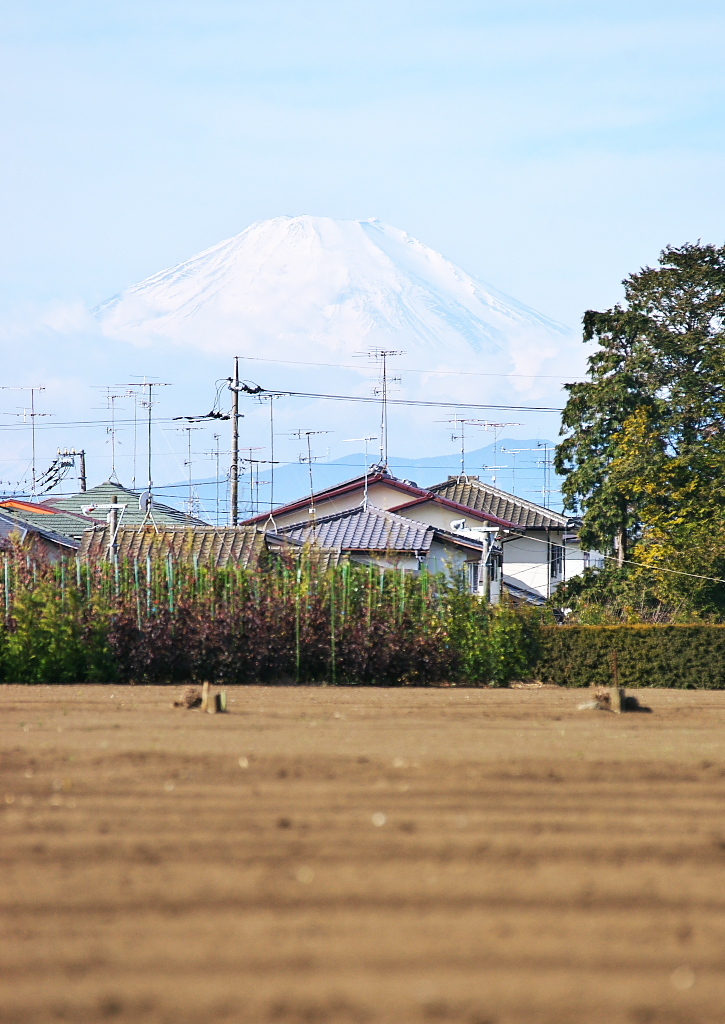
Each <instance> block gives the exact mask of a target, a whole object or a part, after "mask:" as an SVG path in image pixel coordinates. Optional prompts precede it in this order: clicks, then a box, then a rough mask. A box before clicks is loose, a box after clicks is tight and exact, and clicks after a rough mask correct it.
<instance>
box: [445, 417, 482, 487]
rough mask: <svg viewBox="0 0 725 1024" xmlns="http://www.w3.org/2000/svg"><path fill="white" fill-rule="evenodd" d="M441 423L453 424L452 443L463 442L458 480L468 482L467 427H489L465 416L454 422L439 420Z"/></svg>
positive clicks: (454, 418)
mask: <svg viewBox="0 0 725 1024" xmlns="http://www.w3.org/2000/svg"><path fill="white" fill-rule="evenodd" d="M438 422H439V423H452V424H453V433H452V434H451V441H460V442H461V471H460V473H459V476H458V479H459V481H460V480H463V481H465V482H466V483H467V482H468V477H467V476H466V425H468V426H469V427H483V428H484V429H485V427H486V426H487V424H486V421H485V420H475V419H468V418H467V417H464V416H458V415H456V416H454V417H453V419H452V420H438Z"/></svg>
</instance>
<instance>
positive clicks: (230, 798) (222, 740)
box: [0, 686, 725, 1024]
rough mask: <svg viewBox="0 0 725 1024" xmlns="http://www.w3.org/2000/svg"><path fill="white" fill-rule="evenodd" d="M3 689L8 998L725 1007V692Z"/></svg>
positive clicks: (720, 1010) (721, 1021) (73, 1011)
mask: <svg viewBox="0 0 725 1024" xmlns="http://www.w3.org/2000/svg"><path fill="white" fill-rule="evenodd" d="M177 695H178V691H176V690H174V689H172V688H161V687H115V688H114V687H112V686H79V687H77V686H58V687H53V686H36V687H21V686H3V687H0V750H1V752H2V754H1V760H0V1022H2V1024H7V1022H14V1024H36V1022H56V1021H68V1022H71V1024H84V1022H96V1021H114V1022H124V1024H125V1022H129V1024H130V1022H133V1024H162V1022H163V1024H167V1022H168V1024H197V1022H199V1024H201V1022H204V1024H219V1022H230V1024H231V1022H234V1024H247V1022H249V1024H266V1022H272V1024H317V1022H320V1024H338V1022H340V1024H366V1022H370V1024H375V1022H386V1024H409V1022H410V1024H417V1022H426V1024H430V1022H444V1024H446V1022H456V1024H522V1022H535V1024H620V1022H627V1024H659V1022H666V1024H700V1022H702V1024H725V971H724V969H723V968H724V967H725V749H724V747H723V730H724V727H725V693H711V692H699V691H698V692H682V691H670V690H653V691H647V692H645V691H640V692H639V693H638V696H639V699H640V701H641V702H642V703H644V704H646V705H649V706H650V707H651V708H652V714H635V713H629V714H624V715H615V714H612V713H609V712H601V711H599V712H598V711H580V710H578V705H579V704H581V703H582V702H583V701H585V700H586V699H587V693H586V691H581V690H580V691H576V690H558V689H553V688H552V689H548V688H543V689H538V690H537V689H511V690H503V691H496V690H469V689H455V688H448V689H429V690H413V689H399V690H395V689H391V690H387V689H367V688H365V689H363V688H350V689H345V688H340V689H332V688H294V687H269V688H262V687H248V688H247V687H241V688H236V689H234V690H232V691H230V693H229V699H230V702H229V708H230V712H229V713H228V714H226V715H215V716H212V715H207V714H203V713H202V712H201V711H199V710H197V709H194V710H186V709H180V708H176V709H174V708H172V707H171V703H172V701H173V699H174V698H175V697H176V696H177Z"/></svg>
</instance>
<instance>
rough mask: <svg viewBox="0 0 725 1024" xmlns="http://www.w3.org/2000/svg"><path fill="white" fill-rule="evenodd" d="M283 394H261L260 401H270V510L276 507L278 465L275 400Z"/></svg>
mask: <svg viewBox="0 0 725 1024" xmlns="http://www.w3.org/2000/svg"><path fill="white" fill-rule="evenodd" d="M281 397H282V396H281V395H273V394H268V395H260V396H259V401H260V402H269V460H270V467H271V468H270V492H269V509H270V512H271V511H272V509H273V508H274V467H275V466H276V465H277V463H276V462H275V459H274V400H275V398H281Z"/></svg>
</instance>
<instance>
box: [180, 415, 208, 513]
mask: <svg viewBox="0 0 725 1024" xmlns="http://www.w3.org/2000/svg"><path fill="white" fill-rule="evenodd" d="M176 429H177V430H178V431H179V432H180V433H186V458H185V459H184V465H185V466H186V468H187V471H188V484H189V493H188V497H187V499H186V514H187V516H194V515H196V514H197V513H198V511H199V498H198V496H197V495H195V494H194V480H193V474H192V465H193V460H192V457H191V432H192V430H201V429H202V428H201V427H194V426H192V425H191V424H190V423H189V424H187V426H185V427H177V428H176Z"/></svg>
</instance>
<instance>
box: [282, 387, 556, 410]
mask: <svg viewBox="0 0 725 1024" xmlns="http://www.w3.org/2000/svg"><path fill="white" fill-rule="evenodd" d="M265 390H266V389H265ZM268 394H273V395H284V396H285V397H287V398H321V399H323V400H327V401H331V402H367V403H369V402H374V403H375V404H379V399H378V398H368V397H366V396H365V395H327V394H321V393H318V392H313V391H282V390H278V389H275V388H270V389H269V391H268ZM387 404H388V405H413V406H422V407H424V408H431V409H497V410H500V411H502V412H505V411H509V412H561V411H562V409H561V408H560V407H556V408H555V407H553V406H550V405H490V404H483V403H481V402H431V401H425V400H423V399H419V398H388V399H387Z"/></svg>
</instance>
